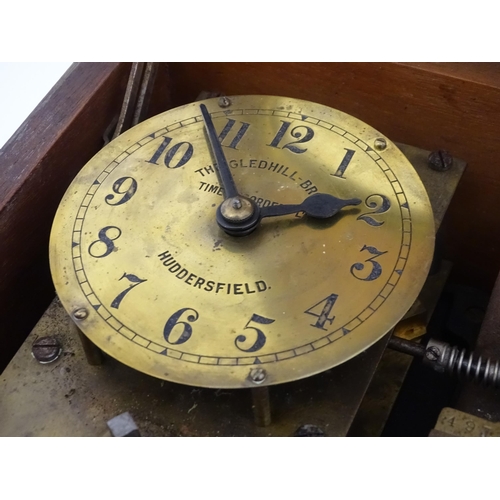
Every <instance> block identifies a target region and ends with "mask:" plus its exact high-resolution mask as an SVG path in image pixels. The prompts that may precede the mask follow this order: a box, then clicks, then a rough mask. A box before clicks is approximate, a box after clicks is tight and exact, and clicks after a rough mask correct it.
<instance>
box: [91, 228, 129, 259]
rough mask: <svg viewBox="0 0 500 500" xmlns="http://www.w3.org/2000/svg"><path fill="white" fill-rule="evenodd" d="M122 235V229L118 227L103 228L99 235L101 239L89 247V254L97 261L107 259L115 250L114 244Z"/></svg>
mask: <svg viewBox="0 0 500 500" xmlns="http://www.w3.org/2000/svg"><path fill="white" fill-rule="evenodd" d="M108 233H109V234H108ZM121 235H122V231H121V229H120V228H118V227H116V226H106V227H103V228H102V229H101V230H100V231H99V233H98V237H99V239H97V240H95V241H93V242H92V243H91V244H90V245H89V254H90V255H91V256H92V257H95V258H96V259H102V258H103V257H106V256H107V255H109V254H110V253H111V252H112V251H113V250H114V249H115V244H114V243H113V242H114V241H115V240H117V239H118V238H119V237H120V236H121Z"/></svg>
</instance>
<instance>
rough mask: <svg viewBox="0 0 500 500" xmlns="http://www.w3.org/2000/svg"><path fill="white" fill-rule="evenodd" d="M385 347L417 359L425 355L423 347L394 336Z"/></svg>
mask: <svg viewBox="0 0 500 500" xmlns="http://www.w3.org/2000/svg"><path fill="white" fill-rule="evenodd" d="M387 347H389V348H390V349H393V350H395V351H399V352H402V353H404V354H409V355H410V356H415V357H419V358H422V357H423V356H424V354H425V347H424V346H423V345H422V344H419V343H418V342H413V341H411V340H405V339H401V338H399V337H394V336H392V337H391V338H390V339H389V343H388V344H387Z"/></svg>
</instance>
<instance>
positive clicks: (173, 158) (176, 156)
mask: <svg viewBox="0 0 500 500" xmlns="http://www.w3.org/2000/svg"><path fill="white" fill-rule="evenodd" d="M171 142H172V138H171V137H165V138H164V139H163V142H162V143H161V144H160V146H159V148H158V149H157V150H156V151H155V154H154V155H153V156H152V157H151V158H150V159H149V160H147V162H148V163H154V164H155V165H158V160H159V159H160V157H161V155H162V154H163V153H164V152H165V151H166V153H165V157H164V158H163V161H164V163H165V166H166V167H168V168H179V167H182V166H183V165H185V164H186V163H187V162H188V161H189V160H190V159H191V157H192V156H193V151H194V149H193V145H192V144H191V143H189V142H178V143H177V144H175V145H173V146H172V147H171V148H170V149H168V147H169V145H170V143H171Z"/></svg>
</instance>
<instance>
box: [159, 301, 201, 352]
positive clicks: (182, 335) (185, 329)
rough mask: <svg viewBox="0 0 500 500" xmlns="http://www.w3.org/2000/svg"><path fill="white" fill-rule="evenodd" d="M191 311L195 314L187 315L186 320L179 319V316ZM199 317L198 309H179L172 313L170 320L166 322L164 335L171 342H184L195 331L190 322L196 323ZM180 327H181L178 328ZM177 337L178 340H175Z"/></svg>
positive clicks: (174, 343) (175, 343)
mask: <svg viewBox="0 0 500 500" xmlns="http://www.w3.org/2000/svg"><path fill="white" fill-rule="evenodd" d="M188 311H191V312H193V313H194V314H189V313H188V315H187V317H186V319H187V321H188V322H186V321H179V318H180V317H181V316H182V315H183V314H184V313H185V312H188ZM198 318H199V314H198V311H196V310H194V309H192V308H190V307H185V308H183V309H179V310H178V311H177V312H176V313H174V314H172V316H170V318H169V319H168V321H167V322H166V323H165V327H164V328H163V337H164V338H165V340H166V341H167V342H168V343H169V344H173V345H177V344H184V342H187V341H188V340H189V339H190V338H191V335H192V333H193V328H192V327H191V325H190V324H189V323H194V322H195V321H196V320H197V319H198ZM181 326H182V331H180V327H181ZM176 327H179V328H176ZM175 337H177V340H173V339H174V338H175Z"/></svg>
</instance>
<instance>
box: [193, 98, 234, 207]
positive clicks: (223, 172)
mask: <svg viewBox="0 0 500 500" xmlns="http://www.w3.org/2000/svg"><path fill="white" fill-rule="evenodd" d="M200 110H201V114H202V116H203V120H204V122H205V128H206V129H207V134H208V139H209V141H210V148H211V149H212V153H213V155H214V156H215V163H216V166H217V170H218V172H219V178H220V181H221V184H222V188H223V189H224V198H225V199H228V198H234V197H236V196H239V193H238V190H237V189H236V184H235V183H234V179H233V175H232V174H231V170H230V168H229V164H228V163H227V160H226V156H225V155H224V151H222V146H221V144H220V142H219V138H218V136H217V132H216V130H215V127H214V123H213V121H212V117H211V116H210V113H209V112H208V109H207V107H206V106H205V105H204V104H200Z"/></svg>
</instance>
